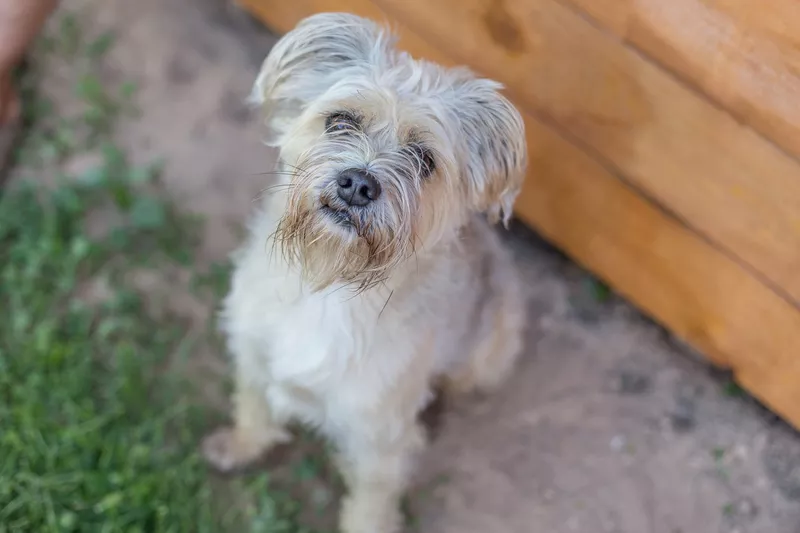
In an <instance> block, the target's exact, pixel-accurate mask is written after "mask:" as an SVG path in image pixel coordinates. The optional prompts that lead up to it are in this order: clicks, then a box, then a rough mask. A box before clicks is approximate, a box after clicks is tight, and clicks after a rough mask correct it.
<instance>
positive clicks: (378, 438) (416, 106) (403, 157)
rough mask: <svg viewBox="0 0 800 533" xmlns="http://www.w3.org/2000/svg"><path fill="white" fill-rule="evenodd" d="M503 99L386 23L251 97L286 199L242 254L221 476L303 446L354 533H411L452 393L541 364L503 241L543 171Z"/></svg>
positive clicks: (317, 55)
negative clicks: (316, 451)
mask: <svg viewBox="0 0 800 533" xmlns="http://www.w3.org/2000/svg"><path fill="white" fill-rule="evenodd" d="M500 89H501V85H500V84H498V83H496V82H494V81H490V80H487V79H481V78H478V77H476V76H475V75H473V74H472V73H471V72H470V71H469V70H466V69H463V68H456V69H447V68H444V67H442V66H439V65H436V64H433V63H430V62H425V61H422V60H416V59H413V58H412V57H410V56H409V55H408V54H406V53H404V52H401V51H399V50H397V49H396V48H395V39H394V38H393V37H392V36H391V35H390V33H389V32H387V31H385V30H384V29H383V28H382V27H381V26H380V25H378V24H376V23H374V22H371V21H369V20H366V19H362V18H360V17H357V16H355V15H349V14H342V13H325V14H318V15H314V16H311V17H309V18H307V19H305V20H303V21H302V22H301V23H300V24H299V25H298V26H297V27H296V28H295V29H294V30H293V31H291V32H289V33H288V34H286V35H285V36H284V37H283V38H282V39H281V40H280V41H279V42H278V43H277V44H276V45H275V47H274V48H273V49H272V50H271V52H270V53H269V55H268V56H267V58H266V60H265V61H264V63H263V66H262V69H261V71H260V73H259V75H258V78H257V80H256V82H255V85H254V88H253V93H252V96H251V99H252V100H253V101H254V102H255V103H256V104H257V105H258V106H259V107H260V108H261V109H262V110H263V113H264V124H265V128H266V133H265V143H266V144H267V145H269V146H272V147H275V148H277V149H278V150H279V158H278V164H277V165H278V166H277V170H276V174H277V175H278V183H277V185H275V186H274V187H273V188H272V190H271V191H270V193H269V194H268V196H267V198H266V199H265V201H264V204H263V208H262V209H261V210H260V212H259V213H257V215H256V216H255V218H254V220H253V222H252V225H251V228H250V236H249V238H248V240H247V241H246V243H245V245H244V246H243V247H242V248H241V249H240V250H239V251H238V252H237V253H236V254H235V256H234V263H235V270H234V273H233V278H232V284H231V285H232V286H231V290H230V293H229V294H228V296H227V297H226V299H225V300H224V304H223V309H222V312H221V326H222V329H223V331H224V333H225V335H226V337H227V345H228V349H229V351H230V353H231V355H232V357H233V360H234V362H235V392H234V398H233V404H234V410H233V425H232V426H231V427H225V428H222V429H219V430H217V431H216V432H215V433H213V434H211V435H210V436H208V437H206V439H205V440H204V442H203V445H202V449H203V453H204V455H205V457H206V458H207V460H208V461H209V462H210V463H211V464H212V465H213V466H214V467H216V468H217V469H219V470H222V471H231V470H235V469H238V468H240V467H243V466H245V465H248V464H250V463H252V462H253V461H254V460H256V459H258V458H259V457H260V456H261V455H262V454H264V453H265V452H266V451H267V450H269V449H270V448H271V447H273V446H275V445H276V444H279V443H283V442H286V441H288V440H289V439H290V434H289V433H288V432H287V430H286V425H287V423H290V422H299V423H302V424H306V425H309V426H312V427H314V428H316V429H318V430H319V431H320V432H321V433H322V434H323V435H324V436H325V437H327V438H328V439H330V440H331V441H332V443H333V444H334V445H335V448H336V450H337V457H336V459H337V464H338V466H339V468H340V469H341V471H342V475H343V478H344V480H345V482H346V485H347V488H348V494H347V496H346V497H345V499H344V501H343V503H342V509H341V513H340V527H341V530H342V531H343V532H344V533H395V532H397V531H399V530H400V529H401V527H402V524H401V513H400V510H399V500H400V498H401V497H402V494H403V492H404V491H405V489H406V487H407V484H408V483H409V476H410V472H411V466H412V464H413V461H414V457H415V456H416V455H417V454H418V452H419V451H420V450H421V449H422V448H423V447H424V444H425V435H424V432H423V430H422V429H421V427H420V426H419V424H418V421H417V415H418V414H419V413H420V411H421V410H422V409H423V408H424V407H425V406H426V405H427V404H428V402H429V401H430V400H431V399H432V392H431V391H432V390H433V388H434V386H438V385H441V387H442V388H443V390H445V391H447V393H448V394H450V393H455V394H458V393H469V392H472V391H489V390H492V389H495V388H496V387H498V386H499V385H501V384H502V383H503V380H504V379H505V378H506V377H507V376H508V375H509V374H510V372H511V371H512V369H513V366H514V363H515V361H516V359H517V358H518V355H519V353H520V351H521V349H522V340H521V332H522V329H523V327H524V323H525V313H524V310H525V305H524V301H523V296H522V295H523V294H524V290H523V288H522V286H521V283H520V280H519V278H518V275H517V271H516V270H515V266H514V263H513V260H512V258H511V256H510V254H509V253H508V251H507V250H506V249H505V248H504V247H503V246H502V245H501V242H500V240H499V237H498V236H497V235H496V233H495V231H494V230H493V229H492V227H491V224H492V223H496V222H503V223H505V224H506V226H507V224H508V221H509V218H510V217H511V214H512V207H513V203H514V200H515V198H516V196H517V194H518V192H519V189H520V187H521V184H522V180H523V175H524V172H525V167H526V161H527V153H526V144H525V132H524V125H523V121H522V118H521V116H520V114H519V112H518V111H517V110H516V109H515V107H514V106H513V105H512V104H511V103H510V102H509V101H508V100H507V99H506V98H504V97H503V96H502V95H501V94H500V92H499V90H500Z"/></svg>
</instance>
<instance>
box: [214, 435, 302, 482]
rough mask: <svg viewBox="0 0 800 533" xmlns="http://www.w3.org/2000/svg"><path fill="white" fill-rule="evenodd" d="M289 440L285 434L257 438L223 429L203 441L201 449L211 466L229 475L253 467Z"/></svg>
mask: <svg viewBox="0 0 800 533" xmlns="http://www.w3.org/2000/svg"><path fill="white" fill-rule="evenodd" d="M287 440H288V434H286V433H284V432H280V433H276V434H275V435H269V436H262V437H260V438H255V437H253V436H248V435H245V434H243V433H242V432H240V431H237V430H236V429H235V428H221V429H218V430H217V431H215V432H214V433H212V434H211V435H209V436H207V437H206V438H205V439H203V444H202V447H201V449H202V453H203V456H204V457H205V459H206V461H208V462H209V464H211V466H213V467H214V468H216V469H217V470H219V471H220V472H225V473H229V472H233V471H235V470H239V469H241V468H244V467H247V466H249V465H251V464H252V463H254V462H255V461H257V460H258V459H260V458H261V456H263V455H264V454H265V453H266V452H267V451H268V450H269V449H270V448H272V447H273V446H274V445H276V444H279V443H281V442H286V441H287Z"/></svg>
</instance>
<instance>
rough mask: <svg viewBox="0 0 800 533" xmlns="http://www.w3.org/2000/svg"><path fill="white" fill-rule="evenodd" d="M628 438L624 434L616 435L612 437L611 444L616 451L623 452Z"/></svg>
mask: <svg viewBox="0 0 800 533" xmlns="http://www.w3.org/2000/svg"><path fill="white" fill-rule="evenodd" d="M625 444H626V440H625V437H624V436H622V435H616V436H615V437H614V438H612V439H611V442H610V443H609V446H610V447H611V449H612V450H613V451H615V452H621V451H622V450H624V449H625Z"/></svg>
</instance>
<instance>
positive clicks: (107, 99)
mask: <svg viewBox="0 0 800 533" xmlns="http://www.w3.org/2000/svg"><path fill="white" fill-rule="evenodd" d="M56 26H57V27H56V30H55V33H53V32H51V33H50V34H48V35H47V36H45V38H44V39H43V41H42V43H40V46H39V50H38V54H39V58H38V60H39V61H53V60H58V57H56V56H54V54H56V53H58V54H62V55H63V54H66V55H69V57H70V64H71V65H74V69H73V70H74V75H75V79H76V80H77V81H76V83H75V91H74V93H73V95H74V98H75V99H76V100H77V101H78V102H79V103H80V104H81V105H80V106H77V111H75V114H73V115H70V116H65V115H63V114H62V113H61V110H60V109H59V107H58V106H57V105H56V104H55V103H54V102H51V101H49V100H48V99H47V98H45V97H44V96H42V95H41V94H39V92H38V84H37V82H38V74H37V63H36V62H35V61H34V63H33V64H32V67H31V70H29V71H28V73H27V74H26V75H25V76H24V77H23V78H22V80H21V82H22V86H23V94H24V96H25V102H24V104H25V105H24V108H25V119H26V127H27V135H26V138H25V140H24V142H23V143H22V146H21V149H20V152H19V154H18V157H17V165H18V168H17V172H16V173H17V174H19V173H20V172H21V173H23V174H26V175H28V176H29V179H22V180H17V181H16V182H15V183H14V184H12V185H10V186H8V187H7V188H5V189H0V310H1V312H2V315H0V533H23V532H24V533H29V532H30V533H51V532H53V533H54V532H92V533H94V532H98V533H99V532H109V533H117V532H142V533H161V532H175V533H193V532H224V531H234V532H237V533H238V532H246V531H252V532H254V533H313V532H314V531H317V530H312V529H310V528H308V527H305V526H303V525H302V522H303V520H301V515H303V514H304V513H305V512H306V509H307V508H309V506H310V505H311V504H310V503H307V502H308V501H311V500H313V499H314V497H315V496H314V494H316V495H317V496H319V494H320V491H322V492H323V493H324V494H328V495H330V494H334V493H335V490H336V489H334V488H330V487H332V486H333V484H332V483H331V482H330V481H329V480H326V479H324V478H325V476H329V477H330V474H328V473H326V472H324V470H325V466H324V459H323V457H322V456H321V455H320V454H319V452H318V451H304V450H303V448H302V445H301V446H299V447H298V450H296V451H294V452H293V455H292V457H291V458H290V459H289V460H288V461H287V462H286V464H285V465H282V466H279V467H278V468H276V469H275V470H271V471H270V472H269V473H266V472H264V471H262V472H260V473H255V474H253V475H250V476H246V477H244V478H239V479H232V480H230V479H220V478H218V477H215V476H214V475H213V474H212V473H211V472H209V471H208V469H207V468H206V466H205V465H204V464H203V461H202V460H201V458H200V457H199V455H198V451H197V448H198V443H199V441H200V439H201V437H202V435H203V434H204V432H205V431H206V430H207V429H208V427H209V425H210V424H211V423H212V422H215V421H218V420H219V418H220V415H219V413H217V412H215V411H213V410H211V409H209V408H208V407H207V406H206V405H204V404H203V402H202V401H201V399H200V397H199V395H198V394H197V393H196V391H195V390H194V389H193V388H191V387H190V386H189V384H188V383H187V382H186V379H185V378H184V377H183V376H182V374H181V372H180V370H181V365H180V362H181V361H184V362H185V361H186V360H187V359H188V358H189V357H190V355H191V353H192V351H193V349H194V348H195V347H196V343H209V345H210V344H211V343H213V342H214V341H215V339H213V338H211V336H210V335H211V333H208V332H204V333H202V334H201V335H200V336H199V337H198V335H197V334H196V332H195V333H194V334H191V333H190V331H189V329H190V328H189V327H188V325H187V324H186V323H185V321H184V320H182V319H181V317H180V316H176V315H174V314H172V313H171V311H170V310H169V308H168V306H165V305H159V301H158V300H157V299H155V298H153V295H152V294H146V293H141V292H139V291H138V290H137V289H136V284H135V283H134V281H135V279H136V276H137V275H138V274H141V273H142V272H143V271H147V270H149V271H150V272H151V273H156V274H159V273H163V272H169V271H171V270H179V269H183V270H186V269H189V268H192V266H193V265H194V264H195V260H196V258H195V255H196V254H195V247H196V244H197V240H198V239H197V237H198V235H197V229H198V228H199V227H200V226H201V224H200V222H201V221H200V220H199V219H198V217H196V216H190V215H188V214H186V213H182V212H181V211H180V210H179V209H177V208H176V206H174V205H173V204H172V203H171V202H170V201H169V200H168V199H165V197H164V195H163V194H162V193H161V191H160V188H159V187H158V184H157V177H158V174H159V170H160V165H159V164H153V165H145V166H142V167H135V166H132V165H131V164H130V163H129V161H128V158H127V157H126V153H125V150H124V149H122V148H121V147H119V146H117V145H116V144H115V143H114V140H113V139H114V137H113V131H114V126H115V124H116V123H117V122H118V121H119V120H121V119H123V118H124V117H126V116H129V115H128V111H131V109H132V100H131V98H132V95H133V90H132V89H131V86H128V85H125V84H123V85H122V86H120V87H117V88H111V89H109V88H108V87H106V86H104V85H103V83H102V82H101V77H100V76H99V75H98V74H97V72H98V68H97V67H98V65H99V64H100V62H101V61H102V60H103V57H104V56H105V54H106V53H108V51H109V48H110V47H111V44H112V43H113V36H111V35H110V34H103V35H100V36H96V37H94V38H89V37H86V36H84V35H83V30H82V29H81V27H80V25H79V24H78V18H76V17H73V16H69V15H68V16H66V17H64V18H63V19H62V20H61V23H60V24H59V25H56ZM42 71H43V72H46V69H42ZM84 153H91V154H95V155H96V154H100V157H99V160H98V163H97V164H96V165H95V166H94V167H92V168H90V169H88V170H86V171H84V172H83V174H82V175H78V176H72V175H61V174H62V172H63V168H62V166H63V165H61V164H60V163H61V162H62V161H66V160H69V159H70V158H72V157H74V156H76V155H79V154H84ZM53 182H55V185H53ZM44 183H47V184H48V185H46V186H45V185H43V184H44ZM97 216H100V217H101V218H100V219H101V220H103V223H102V224H100V227H101V228H102V231H97V227H98V223H97V220H98V219H97V218H96V217H97ZM93 217H94V218H93ZM228 273H229V267H228V266H227V265H226V264H224V263H220V264H215V265H211V266H210V267H208V268H205V269H204V271H203V272H202V273H195V276H194V278H193V282H192V283H191V284H187V287H185V289H186V290H187V291H188V290H191V289H192V288H194V289H196V292H198V293H202V294H203V295H205V299H206V302H207V305H209V306H212V305H214V304H215V299H217V298H218V297H219V295H220V294H221V292H223V291H224V289H225V286H226V284H227V278H228ZM189 285H191V286H189ZM311 449H312V448H311V447H309V448H308V450H311ZM329 488H330V490H329ZM312 489H313V491H316V492H315V493H312ZM324 494H323V495H324ZM326 498H327V496H326ZM324 506H325V507H326V509H327V508H329V504H328V501H327V499H324ZM323 510H324V509H323ZM322 522H323V523H324V524H329V523H330V519H329V518H325V519H324V520H322Z"/></svg>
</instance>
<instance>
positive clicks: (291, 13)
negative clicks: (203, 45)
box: [236, 0, 456, 66]
mask: <svg viewBox="0 0 800 533" xmlns="http://www.w3.org/2000/svg"><path fill="white" fill-rule="evenodd" d="M236 2H237V3H239V4H240V5H242V6H243V7H245V8H246V9H249V10H250V11H251V12H253V13H254V14H256V15H257V16H258V17H259V18H260V19H261V20H263V21H264V22H265V23H266V24H267V25H268V26H269V27H271V28H272V29H274V30H276V31H279V32H282V33H286V32H288V31H289V30H291V29H292V28H293V27H294V26H295V25H296V24H297V23H298V22H300V21H301V20H302V19H304V18H306V17H307V16H309V15H313V14H314V13H323V12H328V11H341V12H347V13H353V14H356V15H359V16H362V17H366V18H369V19H372V20H374V21H376V22H380V23H382V24H385V25H386V26H388V27H391V28H393V29H397V25H396V24H395V22H394V21H393V20H392V19H391V18H390V17H389V15H388V14H387V13H386V12H385V11H384V10H383V9H382V8H381V7H380V6H379V5H377V4H376V3H375V2H373V1H371V0H336V1H335V2H332V1H330V0H292V1H289V2H284V1H280V0H236ZM397 35H398V37H399V39H400V40H399V42H398V46H400V47H401V48H402V49H403V50H406V51H407V52H409V53H410V54H412V55H414V56H416V57H425V58H426V59H429V60H430V61H435V62H437V63H439V64H442V65H453V66H454V65H455V64H456V63H454V61H453V59H452V58H451V57H450V56H448V55H446V54H444V53H442V52H440V51H438V50H436V49H434V48H432V47H431V46H430V44H429V43H427V42H426V41H425V40H423V39H422V38H421V37H419V36H418V35H417V34H416V33H414V32H413V31H410V30H409V29H408V28H403V29H402V31H397Z"/></svg>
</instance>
